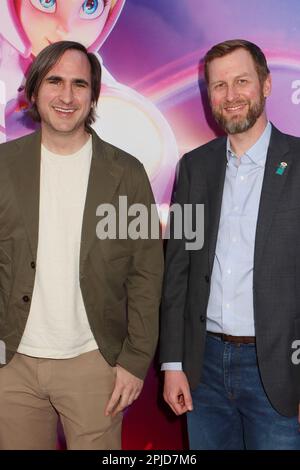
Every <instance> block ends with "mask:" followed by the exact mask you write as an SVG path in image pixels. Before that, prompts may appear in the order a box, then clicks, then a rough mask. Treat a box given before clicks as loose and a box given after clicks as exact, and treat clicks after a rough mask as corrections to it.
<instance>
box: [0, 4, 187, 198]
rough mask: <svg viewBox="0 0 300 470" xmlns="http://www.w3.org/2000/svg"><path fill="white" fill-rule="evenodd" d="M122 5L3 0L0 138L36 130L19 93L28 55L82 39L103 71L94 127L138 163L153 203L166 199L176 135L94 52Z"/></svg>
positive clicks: (169, 188)
mask: <svg viewBox="0 0 300 470" xmlns="http://www.w3.org/2000/svg"><path fill="white" fill-rule="evenodd" d="M124 3H125V0H85V1H84V0H2V1H1V8H2V19H1V20H0V35H1V40H0V41H1V44H0V141H2V142H3V141H5V140H10V139H13V138H16V137H18V136H21V135H25V134H27V133H30V132H32V130H33V128H34V127H33V126H34V124H33V123H31V122H30V121H29V120H28V119H27V118H26V113H24V110H26V107H27V104H26V102H25V99H24V95H23V84H24V79H25V75H26V71H27V69H28V67H29V65H30V63H31V61H32V58H33V57H35V56H36V55H37V54H38V52H39V51H40V50H41V49H43V48H44V47H45V46H47V45H48V44H50V43H53V42H56V41H60V40H68V39H69V40H75V41H78V42H81V43H83V44H84V45H85V46H86V47H87V48H88V49H89V50H90V51H93V52H95V53H97V55H98V57H99V61H100V62H101V64H102V70H103V77H102V91H101V97H100V100H99V103H98V109H99V112H98V113H97V114H98V119H97V121H96V123H95V124H94V125H93V127H94V128H95V130H96V131H97V132H98V134H99V135H100V136H101V137H102V138H103V139H104V140H106V141H108V142H110V143H112V144H114V145H116V146H117V147H120V148H122V149H124V150H126V151H128V152H129V153H131V154H132V155H134V156H136V157H137V158H138V159H139V160H140V161H142V163H143V164H144V166H145V168H146V171H147V173H148V175H149V178H150V180H151V184H152V188H153V191H154V195H155V198H156V201H157V203H160V204H161V203H168V202H169V198H170V193H171V187H172V182H173V174H174V169H175V166H176V163H177V160H178V149H177V144H176V140H175V136H174V134H173V132H172V130H171V128H170V126H169V124H168V122H167V120H166V119H165V118H164V116H163V115H162V113H161V112H160V111H159V109H158V108H157V107H156V106H155V105H154V104H153V103H152V102H151V101H150V100H148V99H147V98H145V97H144V96H142V95H141V94H139V93H137V92H136V91H135V90H133V89H132V88H130V87H128V86H126V85H124V84H122V83H120V82H118V81H117V80H116V79H115V78H114V77H113V76H112V75H111V74H110V73H109V71H108V69H107V68H106V67H105V64H103V62H102V59H101V56H100V55H99V53H98V51H99V49H100V48H101V46H102V44H103V42H104V41H105V40H106V38H107V37H108V36H109V34H110V32H111V31H112V29H113V27H114V25H115V23H116V21H117V20H118V17H119V15H120V13H121V10H122V8H123V6H124ZM120 60H122V56H120ZM124 67H126V62H125V61H124Z"/></svg>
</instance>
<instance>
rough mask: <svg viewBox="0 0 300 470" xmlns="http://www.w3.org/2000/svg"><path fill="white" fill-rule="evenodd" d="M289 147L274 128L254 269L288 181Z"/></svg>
mask: <svg viewBox="0 0 300 470" xmlns="http://www.w3.org/2000/svg"><path fill="white" fill-rule="evenodd" d="M288 151H289V147H288V144H287V141H286V139H285V137H284V135H283V134H281V132H279V131H278V130H277V129H276V128H274V127H273V128H272V134H271V139H270V145H269V148H268V154H267V159H266V167H265V174H264V180H263V186H262V191H261V197H260V205H259V212H258V219H257V227H256V238H255V252H254V271H255V270H256V269H257V266H258V265H259V262H260V260H261V259H262V253H263V249H264V245H265V243H266V240H267V236H268V233H269V230H270V227H271V223H272V219H273V215H274V212H275V210H276V206H277V202H278V201H279V198H280V194H281V192H282V189H283V187H284V184H285V182H286V178H287V175H288V173H289V171H290V166H291V163H292V155H291V154H289V153H288ZM282 161H284V162H286V163H287V166H286V168H285V171H284V172H283V174H282V175H279V174H277V173H276V170H277V168H278V167H279V165H280V163H281V162H282Z"/></svg>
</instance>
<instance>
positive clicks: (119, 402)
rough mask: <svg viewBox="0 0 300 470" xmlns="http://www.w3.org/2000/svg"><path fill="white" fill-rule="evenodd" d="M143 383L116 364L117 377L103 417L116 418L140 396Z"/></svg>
mask: <svg viewBox="0 0 300 470" xmlns="http://www.w3.org/2000/svg"><path fill="white" fill-rule="evenodd" d="M142 388H143V381H142V380H141V379H139V378H138V377H136V376H135V375H132V374H131V373H130V372H128V370H126V369H124V368H123V367H121V366H119V365H118V364H117V376H116V383H115V388H114V390H113V393H112V395H111V397H110V400H109V402H108V403H107V405H106V408H105V412H104V413H105V416H109V415H111V416H116V415H117V414H118V413H119V412H120V411H122V410H124V408H126V407H127V406H129V405H131V403H133V402H134V400H136V399H137V398H138V396H139V395H140V393H141V391H142Z"/></svg>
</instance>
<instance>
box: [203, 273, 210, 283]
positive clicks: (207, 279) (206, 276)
mask: <svg viewBox="0 0 300 470" xmlns="http://www.w3.org/2000/svg"><path fill="white" fill-rule="evenodd" d="M204 279H205V280H206V282H209V276H208V275H207V274H206V275H205V276H204Z"/></svg>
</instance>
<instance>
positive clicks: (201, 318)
mask: <svg viewBox="0 0 300 470" xmlns="http://www.w3.org/2000/svg"><path fill="white" fill-rule="evenodd" d="M200 321H201V323H204V322H205V316H204V315H201V317H200Z"/></svg>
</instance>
